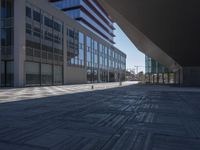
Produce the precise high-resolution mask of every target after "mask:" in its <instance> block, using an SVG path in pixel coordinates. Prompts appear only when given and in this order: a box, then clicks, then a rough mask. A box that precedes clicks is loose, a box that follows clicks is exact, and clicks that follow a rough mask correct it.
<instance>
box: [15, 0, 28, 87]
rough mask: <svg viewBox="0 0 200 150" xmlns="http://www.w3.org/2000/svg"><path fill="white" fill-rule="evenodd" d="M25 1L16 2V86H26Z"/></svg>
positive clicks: (18, 0)
mask: <svg viewBox="0 0 200 150" xmlns="http://www.w3.org/2000/svg"><path fill="white" fill-rule="evenodd" d="M25 2H26V1H25V0H17V1H16V0H14V86H15V87H23V86H24V85H25V69H24V67H25V65H24V61H25V46H26V43H25V36H26V33H25V31H26V29H25Z"/></svg>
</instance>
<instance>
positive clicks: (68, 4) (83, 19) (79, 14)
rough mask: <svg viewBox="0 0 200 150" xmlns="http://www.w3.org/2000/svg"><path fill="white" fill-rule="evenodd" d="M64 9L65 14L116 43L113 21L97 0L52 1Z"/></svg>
mask: <svg viewBox="0 0 200 150" xmlns="http://www.w3.org/2000/svg"><path fill="white" fill-rule="evenodd" d="M50 2H53V5H54V6H55V7H56V8H58V9H61V10H63V11H64V13H65V14H67V15H68V16H70V17H71V18H73V19H75V20H77V21H78V22H79V23H80V24H81V25H83V26H84V27H86V28H87V29H89V30H90V31H92V32H94V33H95V34H97V35H98V36H100V37H101V38H103V39H104V40H106V41H108V42H110V43H114V42H113V37H114V32H113V30H114V27H113V22H112V21H111V19H110V18H109V17H108V16H107V13H106V12H105V10H103V9H102V8H101V7H100V6H99V4H98V2H97V1H94V0H58V1H50Z"/></svg>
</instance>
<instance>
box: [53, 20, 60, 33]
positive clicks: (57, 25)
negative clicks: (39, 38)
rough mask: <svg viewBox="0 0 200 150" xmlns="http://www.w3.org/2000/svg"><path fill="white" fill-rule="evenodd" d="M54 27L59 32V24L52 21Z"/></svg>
mask: <svg viewBox="0 0 200 150" xmlns="http://www.w3.org/2000/svg"><path fill="white" fill-rule="evenodd" d="M54 29H55V30H56V31H58V32H61V25H60V24H59V23H57V22H54Z"/></svg>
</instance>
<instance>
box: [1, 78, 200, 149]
mask: <svg viewBox="0 0 200 150" xmlns="http://www.w3.org/2000/svg"><path fill="white" fill-rule="evenodd" d="M91 86H92V85H91V84H89V85H69V86H52V87H31V88H21V89H0V150H200V89H198V88H178V87H170V86H155V85H136V84H133V83H132V82H125V83H123V85H122V86H119V83H107V84H94V89H92V88H91Z"/></svg>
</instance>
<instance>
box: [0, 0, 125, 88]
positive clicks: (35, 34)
mask: <svg viewBox="0 0 200 150" xmlns="http://www.w3.org/2000/svg"><path fill="white" fill-rule="evenodd" d="M66 2H67V1H66ZM73 2H74V1H73ZM80 2H81V1H77V3H80ZM82 2H85V1H82ZM90 2H91V3H93V2H92V1H90ZM0 3H1V10H0V11H1V18H0V19H1V29H0V31H1V32H0V36H1V45H0V47H1V50H0V54H1V55H0V60H1V64H0V74H1V79H0V80H1V86H4V87H5V86H14V23H13V22H14V19H13V18H14V14H13V13H14V12H13V11H14V1H13V0H1V1H0ZM85 3H86V2H85ZM47 4H48V2H47ZM93 5H95V3H93ZM88 7H89V6H88ZM94 7H96V6H94ZM55 9H56V8H55ZM90 9H91V8H90ZM100 11H101V10H100ZM24 13H25V30H24V31H25V41H21V42H25V47H24V48H25V61H24V65H23V66H24V81H23V82H21V81H20V83H24V85H25V86H43V85H44V86H45V85H60V84H64V83H67V82H66V78H68V77H64V74H65V73H66V70H65V69H66V68H64V66H65V67H69V68H70V67H73V69H72V70H75V72H76V71H77V72H80V73H81V74H82V75H85V76H86V80H85V78H83V77H82V78H80V79H81V82H82V83H83V82H84V83H86V82H88V83H97V82H112V81H120V80H124V79H125V70H126V55H125V54H124V53H122V52H121V51H119V50H118V49H117V48H115V47H114V46H113V44H111V43H109V42H108V41H106V40H105V39H102V38H101V37H99V36H98V35H97V36H96V35H95V34H93V33H92V34H91V31H89V30H87V29H86V28H82V27H80V25H79V24H78V23H77V24H75V25H74V26H73V25H70V24H68V23H67V22H66V20H61V19H60V16H59V17H56V15H53V14H51V13H50V12H48V11H46V10H45V9H42V8H41V7H40V6H36V5H33V4H31V2H26V5H25V12H24ZM60 13H62V12H60ZM101 13H102V12H101ZM104 17H105V16H104ZM63 19H67V17H66V18H63ZM69 21H71V19H69ZM107 21H108V22H109V21H110V20H109V19H107ZM110 25H111V24H110ZM22 36H23V34H22ZM19 65H22V64H19ZM75 68H76V69H75ZM69 70H70V69H69ZM69 78H70V77H69ZM64 79H65V80H64ZM77 80H79V79H77ZM83 80H84V81H83Z"/></svg>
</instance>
